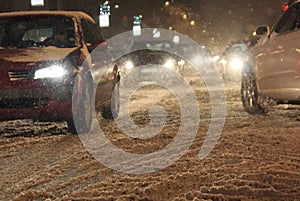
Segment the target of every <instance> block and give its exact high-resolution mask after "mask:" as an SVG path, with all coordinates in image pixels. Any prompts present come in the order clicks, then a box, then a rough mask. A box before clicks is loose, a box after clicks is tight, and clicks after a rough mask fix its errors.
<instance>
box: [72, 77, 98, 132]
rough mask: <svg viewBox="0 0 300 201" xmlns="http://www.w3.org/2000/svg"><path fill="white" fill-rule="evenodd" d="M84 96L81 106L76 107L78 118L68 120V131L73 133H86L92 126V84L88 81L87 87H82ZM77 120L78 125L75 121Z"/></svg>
mask: <svg viewBox="0 0 300 201" xmlns="http://www.w3.org/2000/svg"><path fill="white" fill-rule="evenodd" d="M82 90H83V91H82V97H81V99H80V102H79V107H78V108H76V110H77V111H76V112H75V113H76V115H77V117H76V120H74V119H73V118H72V119H69V120H67V125H68V131H69V132H70V133H73V134H85V133H88V132H89V131H90V130H91V126H92V119H93V116H92V92H93V89H92V84H91V83H89V82H87V84H86V87H84V88H83V89H82ZM74 121H76V126H75V122H74Z"/></svg>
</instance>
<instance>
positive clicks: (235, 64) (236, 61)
mask: <svg viewBox="0 0 300 201" xmlns="http://www.w3.org/2000/svg"><path fill="white" fill-rule="evenodd" d="M229 66H230V67H231V69H232V70H234V71H237V70H240V69H242V68H243V66H244V62H243V61H242V60H241V59H240V58H233V59H231V60H230V63H229Z"/></svg>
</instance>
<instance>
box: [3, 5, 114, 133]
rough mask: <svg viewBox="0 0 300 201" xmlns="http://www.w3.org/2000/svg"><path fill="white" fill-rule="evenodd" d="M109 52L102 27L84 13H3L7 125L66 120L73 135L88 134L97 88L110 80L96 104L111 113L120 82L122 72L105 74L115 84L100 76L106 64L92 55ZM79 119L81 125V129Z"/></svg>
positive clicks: (5, 112)
mask: <svg viewBox="0 0 300 201" xmlns="http://www.w3.org/2000/svg"><path fill="white" fill-rule="evenodd" d="M106 47H107V44H106V43H105V41H104V39H103V38H102V35H101V32H100V28H99V27H98V26H97V25H96V24H95V22H94V20H93V19H92V18H91V17H90V16H89V15H87V14H86V13H83V12H73V11H32V12H30V11H26V12H12V13H2V14H0V118H1V120H11V119H20V118H22V119H24V118H26V119H32V120H36V121H66V122H67V124H68V128H69V130H70V131H72V132H77V133H85V132H88V131H89V130H90V128H91V122H92V103H93V99H92V97H93V93H94V91H95V89H94V88H95V86H97V85H98V82H99V81H101V80H110V82H108V81H105V82H101V84H102V85H101V86H99V88H101V89H103V91H104V92H105V93H104V92H103V93H99V90H98V91H97V98H96V101H99V100H101V104H100V105H101V107H102V108H111V107H110V105H111V104H110V102H111V101H110V100H111V96H112V91H113V89H114V88H115V86H116V83H117V70H116V69H114V70H112V71H111V73H110V74H109V73H107V74H105V76H110V77H112V78H113V79H100V78H98V77H97V76H96V75H97V72H99V71H100V70H101V68H102V67H104V66H103V65H102V64H103V63H105V62H104V61H100V60H101V59H99V58H101V57H95V56H94V57H91V56H90V53H91V52H92V51H93V50H95V49H96V48H98V49H103V50H105V48H106ZM103 52H105V51H103ZM98 53H99V54H101V51H100V52H99V51H98ZM97 58H98V59H97ZM103 58H104V59H105V57H103ZM101 62H102V63H101ZM112 68H116V66H112ZM98 74H99V73H98ZM98 96H99V97H98ZM115 101H117V100H115ZM96 104H98V105H99V103H97V102H96ZM116 105H117V104H116ZM72 108H73V109H72ZM113 109H114V108H113ZM103 111H106V112H107V113H111V110H109V109H107V110H103ZM116 111H117V109H116ZM76 115H77V116H78V117H79V118H78V119H80V126H75V124H76V123H75V122H74V116H76ZM103 116H105V117H110V116H111V115H109V114H106V115H103ZM75 127H76V128H75Z"/></svg>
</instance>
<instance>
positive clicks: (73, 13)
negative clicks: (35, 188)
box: [0, 11, 94, 21]
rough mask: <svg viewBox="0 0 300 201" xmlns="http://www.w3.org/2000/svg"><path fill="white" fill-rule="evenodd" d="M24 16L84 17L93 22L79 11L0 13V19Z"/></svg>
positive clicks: (88, 16)
mask: <svg viewBox="0 0 300 201" xmlns="http://www.w3.org/2000/svg"><path fill="white" fill-rule="evenodd" d="M25 15H63V16H68V17H75V18H80V17H85V18H89V19H91V20H93V18H92V17H91V16H90V15H88V14H87V13H84V12H81V11H16V12H5V13H0V17H17V16H25ZM93 21H94V20H93Z"/></svg>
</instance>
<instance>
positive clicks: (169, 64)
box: [164, 59, 175, 69]
mask: <svg viewBox="0 0 300 201" xmlns="http://www.w3.org/2000/svg"><path fill="white" fill-rule="evenodd" d="M174 65H175V61H174V60H173V59H168V60H167V61H166V62H165V64H164V67H166V68H169V69H172V68H173V67H174Z"/></svg>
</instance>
